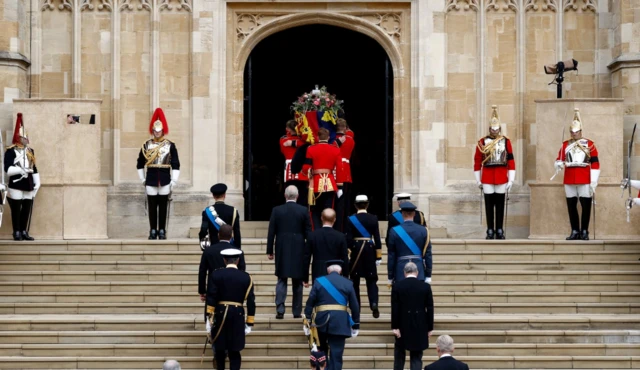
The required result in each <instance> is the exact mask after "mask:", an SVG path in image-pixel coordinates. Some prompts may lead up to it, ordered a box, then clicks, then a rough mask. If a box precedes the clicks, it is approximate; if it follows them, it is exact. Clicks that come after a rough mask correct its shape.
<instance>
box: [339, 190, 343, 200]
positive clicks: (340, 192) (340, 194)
mask: <svg viewBox="0 0 640 370" xmlns="http://www.w3.org/2000/svg"><path fill="white" fill-rule="evenodd" d="M342 194H343V192H342V189H338V198H341V197H342Z"/></svg>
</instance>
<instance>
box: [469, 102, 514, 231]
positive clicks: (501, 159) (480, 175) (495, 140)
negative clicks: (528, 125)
mask: <svg viewBox="0 0 640 370" xmlns="http://www.w3.org/2000/svg"><path fill="white" fill-rule="evenodd" d="M492 108H493V112H492V114H491V121H490V126H489V135H488V136H485V137H483V138H481V139H480V141H478V145H477V146H476V154H475V156H474V161H473V162H474V163H473V171H474V174H475V177H476V182H477V183H478V186H479V187H480V188H481V189H482V192H483V193H484V202H485V209H486V212H487V239H504V230H503V229H502V224H503V221H504V200H505V192H506V191H509V189H511V186H512V185H513V181H514V180H515V178H516V164H515V161H514V160H513V149H512V148H511V140H509V138H508V137H506V136H504V135H502V134H501V132H500V131H501V127H500V117H498V106H496V105H494V106H492ZM494 209H495V223H494V218H493V217H494Z"/></svg>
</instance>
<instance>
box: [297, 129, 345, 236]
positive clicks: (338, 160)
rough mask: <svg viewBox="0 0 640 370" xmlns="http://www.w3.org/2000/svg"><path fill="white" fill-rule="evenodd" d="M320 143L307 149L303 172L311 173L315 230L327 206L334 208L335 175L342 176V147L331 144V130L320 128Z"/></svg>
mask: <svg viewBox="0 0 640 370" xmlns="http://www.w3.org/2000/svg"><path fill="white" fill-rule="evenodd" d="M318 139H319V143H318V144H314V145H311V146H310V147H309V148H308V149H307V156H306V161H305V164H304V166H303V167H302V172H304V173H310V175H309V176H310V177H311V176H312V177H311V178H310V179H309V197H310V198H311V199H309V205H310V206H311V221H312V222H313V227H314V230H315V229H317V228H320V227H322V220H321V219H320V215H321V213H322V210H323V209H325V208H333V207H334V200H335V195H336V192H337V190H338V184H337V183H336V179H335V178H334V177H333V171H334V169H335V171H336V176H337V177H340V178H341V177H342V176H343V175H342V156H341V154H340V149H339V148H338V147H336V146H333V145H329V130H327V129H324V128H321V129H320V130H318Z"/></svg>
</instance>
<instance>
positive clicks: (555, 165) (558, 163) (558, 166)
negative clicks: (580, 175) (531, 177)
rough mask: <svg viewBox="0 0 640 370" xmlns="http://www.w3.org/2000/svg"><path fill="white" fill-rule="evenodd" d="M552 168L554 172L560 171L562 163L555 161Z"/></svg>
mask: <svg viewBox="0 0 640 370" xmlns="http://www.w3.org/2000/svg"><path fill="white" fill-rule="evenodd" d="M553 167H555V169H556V171H558V172H559V171H562V169H563V168H564V162H563V161H556V162H555V163H554V164H553Z"/></svg>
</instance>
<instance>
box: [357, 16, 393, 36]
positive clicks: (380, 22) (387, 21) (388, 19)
mask: <svg viewBox="0 0 640 370" xmlns="http://www.w3.org/2000/svg"><path fill="white" fill-rule="evenodd" d="M360 18H362V19H365V20H367V21H368V22H371V23H373V24H375V25H376V26H378V27H380V28H381V29H382V30H383V31H384V32H385V33H386V34H387V35H389V37H391V38H392V39H393V41H395V42H399V41H400V36H402V17H400V14H399V13H387V14H370V15H369V14H365V15H361V16H360Z"/></svg>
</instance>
